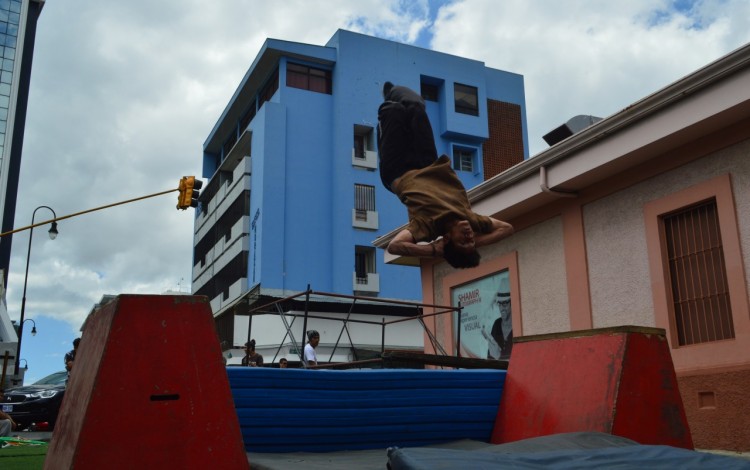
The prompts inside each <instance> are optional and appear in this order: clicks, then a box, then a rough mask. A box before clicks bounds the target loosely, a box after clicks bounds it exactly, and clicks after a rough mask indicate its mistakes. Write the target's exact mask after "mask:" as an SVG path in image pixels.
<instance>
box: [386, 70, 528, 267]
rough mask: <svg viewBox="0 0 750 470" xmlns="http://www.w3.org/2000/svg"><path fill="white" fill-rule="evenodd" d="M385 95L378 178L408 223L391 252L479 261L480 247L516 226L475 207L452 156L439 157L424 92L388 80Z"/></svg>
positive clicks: (455, 262)
mask: <svg viewBox="0 0 750 470" xmlns="http://www.w3.org/2000/svg"><path fill="white" fill-rule="evenodd" d="M383 98H384V102H383V104H381V105H380V108H378V153H379V156H380V178H381V180H382V181H383V185H385V187H386V189H388V190H389V191H391V192H393V193H394V194H396V196H398V197H399V199H400V200H401V202H403V203H404V205H406V207H407V209H408V211H409V224H408V226H407V228H406V229H404V230H402V231H401V232H399V233H398V234H397V235H396V236H395V237H394V238H393V240H391V242H390V243H389V244H388V252H389V253H392V254H395V255H402V256H417V257H441V256H442V257H444V258H445V260H446V261H447V262H448V263H449V264H450V265H451V266H453V267H454V268H471V267H474V266H477V265H478V264H479V258H480V256H479V252H478V251H477V248H478V247H480V246H484V245H489V244H491V243H495V242H497V241H499V240H502V239H503V238H506V237H508V236H510V235H511V234H512V233H513V227H512V226H511V225H510V224H508V223H506V222H502V221H500V220H497V219H493V218H492V217H487V216H484V215H479V214H476V213H474V212H473V211H472V210H471V205H470V204H469V198H468V196H467V195H466V189H465V188H464V186H463V184H461V180H459V179H458V176H457V175H456V173H455V172H454V171H453V169H452V168H451V162H450V159H449V158H448V157H447V156H446V155H443V156H441V157H440V158H438V157H437V149H436V148H435V141H434V137H433V134H432V126H431V125H430V120H429V118H428V117H427V113H426V112H425V104H424V100H423V99H422V97H421V96H420V95H418V94H417V93H415V92H414V91H413V90H411V89H409V88H406V87H403V86H394V85H393V84H392V83H391V82H385V84H384V85H383ZM441 237H442V238H441ZM418 242H429V243H428V244H419V243H418Z"/></svg>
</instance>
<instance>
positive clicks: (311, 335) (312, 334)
mask: <svg viewBox="0 0 750 470" xmlns="http://www.w3.org/2000/svg"><path fill="white" fill-rule="evenodd" d="M316 337H317V338H320V333H318V332H317V331H315V330H310V331H308V332H307V339H308V340H311V339H313V338H316Z"/></svg>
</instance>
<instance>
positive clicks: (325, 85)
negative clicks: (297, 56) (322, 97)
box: [286, 62, 333, 95]
mask: <svg viewBox="0 0 750 470" xmlns="http://www.w3.org/2000/svg"><path fill="white" fill-rule="evenodd" d="M286 86H287V87H291V88H298V89H300V90H308V91H313V92H316V93H323V94H326V95H330V94H332V93H333V81H332V74H331V71H330V70H325V69H319V68H316V67H309V66H307V65H302V64H298V63H295V62H288V63H287V64H286Z"/></svg>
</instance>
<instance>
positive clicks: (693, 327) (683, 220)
mask: <svg viewBox="0 0 750 470" xmlns="http://www.w3.org/2000/svg"><path fill="white" fill-rule="evenodd" d="M662 223H663V224H664V241H665V244H666V249H667V261H668V265H669V276H670V280H671V290H672V302H673V307H674V321H675V326H676V328H677V340H678V343H679V345H680V346H685V345H689V344H696V343H705V342H709V341H720V340H724V339H732V338H734V323H733V321H732V306H731V303H730V299H729V286H728V284H727V272H726V266H725V263H724V249H723V244H722V241H721V232H720V231H719V220H718V213H717V208H716V200H715V199H711V200H709V201H706V202H703V203H700V204H697V205H695V206H692V207H689V208H687V209H684V210H681V211H679V212H676V213H673V214H669V215H666V216H664V217H663V218H662Z"/></svg>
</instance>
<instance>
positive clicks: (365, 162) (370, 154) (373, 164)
mask: <svg viewBox="0 0 750 470" xmlns="http://www.w3.org/2000/svg"><path fill="white" fill-rule="evenodd" d="M352 166H357V167H360V168H367V169H370V170H374V169H376V168H377V167H378V152H376V151H374V150H365V153H364V155H362V154H359V155H357V149H355V148H352Z"/></svg>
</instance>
